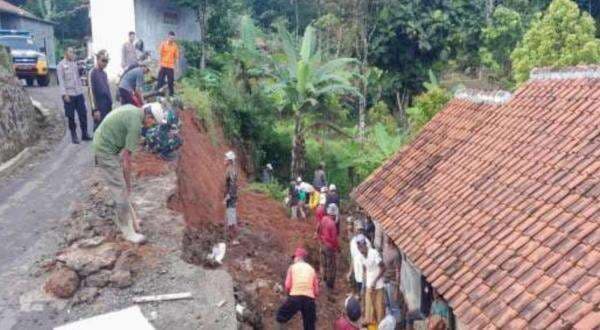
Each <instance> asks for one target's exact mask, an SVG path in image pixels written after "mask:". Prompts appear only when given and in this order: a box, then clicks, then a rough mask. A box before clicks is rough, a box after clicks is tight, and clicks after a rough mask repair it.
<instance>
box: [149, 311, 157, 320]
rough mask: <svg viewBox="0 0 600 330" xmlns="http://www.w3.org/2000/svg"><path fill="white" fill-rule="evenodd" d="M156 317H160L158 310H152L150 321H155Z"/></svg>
mask: <svg viewBox="0 0 600 330" xmlns="http://www.w3.org/2000/svg"><path fill="white" fill-rule="evenodd" d="M156 319H158V312H157V311H152V312H150V321H154V320H156Z"/></svg>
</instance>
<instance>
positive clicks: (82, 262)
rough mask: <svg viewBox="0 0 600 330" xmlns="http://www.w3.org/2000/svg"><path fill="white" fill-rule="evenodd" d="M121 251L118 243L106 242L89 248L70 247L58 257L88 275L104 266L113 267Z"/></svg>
mask: <svg viewBox="0 0 600 330" xmlns="http://www.w3.org/2000/svg"><path fill="white" fill-rule="evenodd" d="M119 253H120V252H119V249H118V248H117V246H116V244H114V243H105V244H102V245H100V246H97V247H94V248H89V249H77V248H69V249H67V250H66V251H64V252H63V253H62V254H60V255H59V256H58V257H57V258H56V259H57V260H58V261H62V262H64V263H65V264H66V265H67V266H68V267H69V268H71V269H73V270H75V271H76V272H77V273H78V274H79V275H83V276H87V275H90V274H93V273H95V272H97V271H99V270H100V269H102V268H110V267H112V266H113V265H114V264H115V261H116V260H117V257H118V256H119Z"/></svg>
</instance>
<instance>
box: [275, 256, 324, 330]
mask: <svg viewBox="0 0 600 330" xmlns="http://www.w3.org/2000/svg"><path fill="white" fill-rule="evenodd" d="M307 256H308V253H307V252H306V250H305V249H303V248H297V249H296V252H295V253H294V263H293V264H292V265H291V266H290V268H288V271H287V276H286V277H285V290H286V292H288V294H289V296H288V298H287V299H286V301H285V302H284V303H283V305H281V307H279V310H278V311H277V323H279V328H280V329H284V324H285V323H287V322H288V321H289V320H291V319H292V318H293V317H294V315H296V313H298V312H300V313H301V314H302V323H303V325H304V330H314V329H315V326H316V322H317V307H316V305H315V298H316V297H317V296H318V295H319V278H318V276H317V273H316V272H315V269H314V268H313V267H312V266H311V265H309V264H308V263H307V262H306V261H305V260H306V257H307Z"/></svg>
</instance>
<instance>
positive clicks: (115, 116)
mask: <svg viewBox="0 0 600 330" xmlns="http://www.w3.org/2000/svg"><path fill="white" fill-rule="evenodd" d="M165 122H166V113H165V110H164V109H163V106H162V105H161V104H160V103H150V104H147V105H145V106H144V107H143V108H141V109H140V108H137V107H134V106H132V105H124V106H121V107H119V108H116V109H114V110H113V111H111V112H110V113H109V114H108V115H107V116H106V118H104V120H103V121H102V123H101V124H100V126H98V129H97V130H96V133H95V134H94V142H93V148H94V162H95V166H96V167H97V168H98V172H99V175H100V177H101V179H102V180H103V181H104V183H105V184H106V187H107V188H108V190H109V192H110V195H111V198H113V199H114V200H115V202H116V215H115V219H114V221H115V224H116V225H117V227H119V229H120V230H121V233H122V234H123V237H124V238H125V239H126V240H128V241H130V242H133V243H137V244H140V243H143V242H144V241H145V239H146V238H145V237H144V235H142V234H138V233H136V229H135V227H134V226H137V225H139V223H136V224H134V222H133V221H134V220H136V222H137V221H138V219H137V218H136V216H135V214H134V213H133V208H132V206H131V204H130V202H129V193H130V192H131V173H130V172H131V157H132V154H133V153H134V152H136V151H137V149H138V146H139V142H140V137H141V130H142V126H143V127H146V128H148V127H151V126H154V125H156V124H163V123H165ZM132 217H133V219H132Z"/></svg>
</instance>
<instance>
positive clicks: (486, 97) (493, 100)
mask: <svg viewBox="0 0 600 330" xmlns="http://www.w3.org/2000/svg"><path fill="white" fill-rule="evenodd" d="M454 97H455V98H457V99H459V100H467V101H470V102H473V103H485V104H504V103H506V102H508V101H510V99H511V98H512V94H511V93H510V92H507V91H503V90H498V91H481V90H477V89H461V90H459V91H457V92H456V93H455V94H454Z"/></svg>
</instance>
